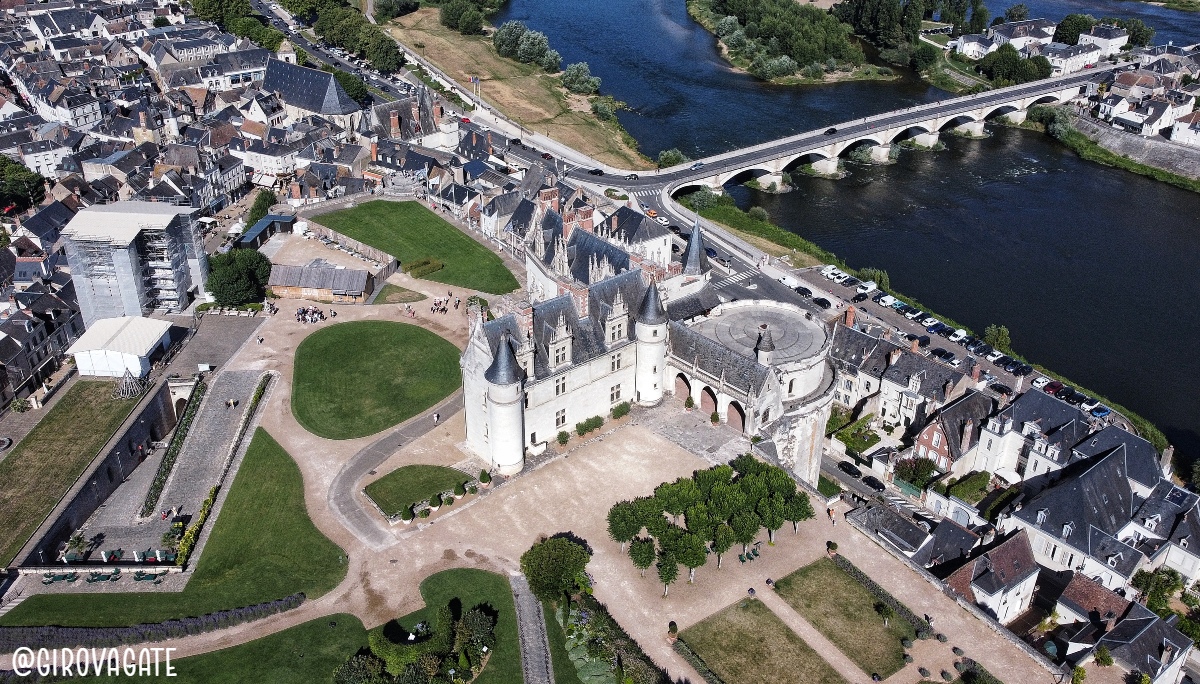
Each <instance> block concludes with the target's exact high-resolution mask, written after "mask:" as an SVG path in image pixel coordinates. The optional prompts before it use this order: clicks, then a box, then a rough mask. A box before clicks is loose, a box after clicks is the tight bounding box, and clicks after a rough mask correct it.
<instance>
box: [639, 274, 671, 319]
mask: <svg viewBox="0 0 1200 684" xmlns="http://www.w3.org/2000/svg"><path fill="white" fill-rule="evenodd" d="M637 321H638V323H642V324H645V325H662V324H663V323H666V322H667V310H666V309H664V308H663V304H662V297H661V296H659V294H658V284H657V283H654V282H653V281H652V282H651V283H650V287H648V288H646V296H644V297H642V305H641V306H640V307H639V308H638V314H637Z"/></svg>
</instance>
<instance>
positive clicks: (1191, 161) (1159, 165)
mask: <svg viewBox="0 0 1200 684" xmlns="http://www.w3.org/2000/svg"><path fill="white" fill-rule="evenodd" d="M1075 128H1076V129H1078V130H1079V132H1080V133H1083V134H1084V135H1086V136H1087V137H1088V138H1090V139H1091V140H1093V141H1095V142H1096V143H1097V144H1099V145H1100V146H1101V147H1103V148H1104V149H1106V150H1108V151H1109V152H1113V153H1115V154H1119V155H1121V156H1124V157H1129V158H1130V159H1132V160H1134V161H1136V162H1138V163H1139V164H1145V165H1146V166H1152V167H1154V168H1156V169H1162V170H1163V171H1170V172H1171V173H1177V174H1179V175H1181V176H1186V177H1188V178H1200V148H1196V147H1190V146H1188V145H1180V144H1179V143H1174V142H1171V141H1170V140H1165V139H1163V138H1159V137H1153V138H1145V137H1142V136H1140V135H1136V134H1133V133H1129V132H1126V131H1123V130H1121V129H1119V128H1113V127H1111V126H1109V125H1107V124H1105V123H1102V122H1098V121H1095V120H1094V119H1087V118H1083V117H1076V118H1075Z"/></svg>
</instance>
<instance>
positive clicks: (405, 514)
mask: <svg viewBox="0 0 1200 684" xmlns="http://www.w3.org/2000/svg"><path fill="white" fill-rule="evenodd" d="M400 519H401V520H412V519H413V512H412V506H409V507H408V508H405V509H404V510H402V511H400Z"/></svg>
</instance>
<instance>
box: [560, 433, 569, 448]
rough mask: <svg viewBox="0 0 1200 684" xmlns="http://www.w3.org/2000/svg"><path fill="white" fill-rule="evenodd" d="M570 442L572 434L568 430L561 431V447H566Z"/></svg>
mask: <svg viewBox="0 0 1200 684" xmlns="http://www.w3.org/2000/svg"><path fill="white" fill-rule="evenodd" d="M569 441H571V433H569V432H567V431H566V430H560V431H559V433H558V444H559V446H566V445H567V442H569Z"/></svg>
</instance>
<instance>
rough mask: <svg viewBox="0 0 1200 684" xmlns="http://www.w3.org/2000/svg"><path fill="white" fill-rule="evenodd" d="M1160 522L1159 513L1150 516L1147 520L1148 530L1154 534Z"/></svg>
mask: <svg viewBox="0 0 1200 684" xmlns="http://www.w3.org/2000/svg"><path fill="white" fill-rule="evenodd" d="M1158 520H1159V516H1158V514H1157V513H1156V514H1154V515H1152V516H1150V517H1149V518H1146V529H1147V530H1150V531H1151V532H1153V531H1154V528H1155V527H1158Z"/></svg>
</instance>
